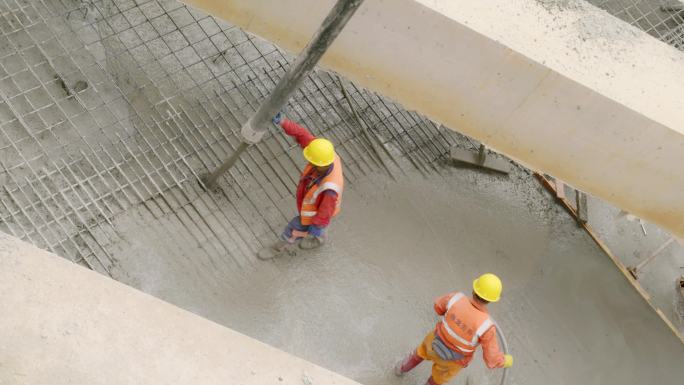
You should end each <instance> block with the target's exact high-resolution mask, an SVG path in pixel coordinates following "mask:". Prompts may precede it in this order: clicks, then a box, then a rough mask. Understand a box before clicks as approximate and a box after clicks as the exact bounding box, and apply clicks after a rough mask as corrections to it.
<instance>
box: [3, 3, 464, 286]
mask: <svg viewBox="0 0 684 385" xmlns="http://www.w3.org/2000/svg"><path fill="white" fill-rule="evenodd" d="M0 15H1V16H2V17H0V30H1V31H2V34H1V35H0V96H1V97H2V101H1V102H0V124H1V125H0V167H1V169H0V182H2V191H0V231H5V232H7V233H9V234H13V235H15V236H17V237H19V238H22V239H24V240H28V241H29V242H31V243H33V244H36V245H37V246H39V247H42V248H46V249H48V250H50V251H52V252H54V253H56V254H59V255H62V256H64V257H67V258H69V259H72V260H73V261H75V262H78V263H81V264H84V265H86V266H88V267H90V268H92V269H94V270H97V271H100V272H102V273H106V274H111V270H112V268H113V267H115V265H116V261H115V260H114V258H113V257H112V253H111V250H110V249H111V248H112V247H118V246H117V245H118V244H119V242H118V238H119V234H118V232H117V229H116V226H115V225H114V224H113V219H114V218H115V217H116V216H117V215H119V214H121V213H123V212H125V211H126V210H129V209H131V208H133V207H135V208H138V207H140V206H142V207H143V208H144V210H146V211H147V212H148V213H149V214H150V215H151V217H152V218H155V223H151V224H150V226H160V227H162V229H160V230H159V231H161V232H162V233H164V232H166V233H167V234H168V237H169V238H173V237H176V236H179V237H181V238H182V239H183V240H184V241H186V242H194V243H196V244H197V245H199V246H200V247H201V249H202V250H204V251H205V252H206V253H207V255H209V256H210V257H211V258H213V259H218V258H220V259H221V260H222V261H225V262H226V263H228V264H230V267H231V268H232V267H238V268H239V267H243V266H246V265H249V264H250V263H252V260H253V254H254V252H255V251H256V250H257V249H258V248H260V247H262V243H261V242H262V241H264V240H268V238H271V236H272V235H273V234H275V233H277V232H279V231H280V227H281V226H282V224H284V223H285V221H286V220H287V219H289V217H290V216H291V215H292V208H291V207H290V206H292V204H293V203H292V194H293V190H294V187H295V186H296V183H297V173H298V169H299V168H300V166H301V163H300V162H301V161H300V160H299V154H298V150H297V149H296V148H295V146H294V145H293V144H292V142H291V141H289V140H287V138H286V137H285V136H284V135H283V134H282V133H280V132H279V131H278V130H275V129H274V130H272V133H271V134H269V135H267V136H266V137H265V139H264V141H263V142H262V143H260V144H259V145H257V146H252V147H251V148H250V149H249V150H248V151H247V153H246V154H245V155H244V156H243V158H242V159H241V161H240V162H239V164H237V165H236V167H234V168H233V169H232V170H230V173H229V175H227V176H226V177H224V178H223V179H222V181H221V183H220V186H219V188H217V189H216V190H215V191H212V192H208V193H207V192H204V191H203V189H202V188H201V186H200V185H199V180H200V174H203V173H205V172H207V171H209V170H212V169H214V168H215V167H216V166H217V165H218V164H220V162H221V160H222V159H224V158H225V157H226V156H227V155H229V154H230V153H231V152H232V151H233V150H234V148H235V147H236V146H237V144H238V143H239V137H238V135H237V134H236V133H237V132H239V128H240V126H241V124H242V123H243V122H244V121H246V120H247V118H248V117H249V116H251V114H252V113H253V112H254V111H255V109H256V107H257V106H258V103H259V102H260V100H262V99H263V98H265V96H266V95H267V94H268V92H269V91H270V90H271V89H272V88H273V86H274V84H275V82H277V80H278V79H279V78H280V76H281V75H282V73H283V72H284V70H285V68H287V66H288V65H289V58H288V57H286V56H285V55H283V53H282V52H280V51H279V50H278V49H277V48H275V47H274V46H273V45H271V44H269V43H267V42H265V41H263V40H260V39H258V38H255V37H252V36H249V35H248V34H245V33H244V32H243V31H241V30H240V29H239V28H236V27H234V26H231V25H229V24H227V23H225V22H222V21H220V20H216V19H214V18H213V17H210V16H207V15H206V14H204V13H202V12H198V11H196V10H193V9H190V8H188V7H186V6H184V5H182V4H181V3H179V2H177V1H176V0H135V1H134V0H81V1H79V0H0ZM342 81H343V82H344V83H345V84H347V86H346V87H347V89H348V90H349V91H350V92H349V94H350V97H351V104H352V105H354V107H355V108H357V109H358V112H359V116H360V117H361V119H362V120H363V122H364V124H365V125H366V126H367V127H369V128H370V129H371V130H372V132H373V133H374V134H375V135H377V137H378V138H380V141H381V142H382V145H383V146H384V148H385V149H386V152H385V155H388V158H390V160H391V162H392V163H393V165H394V167H393V170H394V171H393V172H398V173H400V172H403V171H402V170H403V169H405V168H415V169H417V170H419V171H420V172H422V173H424V174H425V173H431V172H434V171H435V170H436V169H437V167H436V166H435V163H436V161H438V160H440V159H442V158H443V157H444V155H445V154H446V153H447V151H448V148H449V147H450V146H451V145H453V144H455V143H456V141H457V139H459V138H458V137H457V136H456V135H454V134H453V133H452V132H446V129H444V128H443V127H439V126H437V125H435V124H434V123H432V122H430V121H428V120H427V119H425V118H423V117H421V116H420V115H418V114H416V113H413V112H408V111H406V110H404V109H402V108H401V107H400V106H398V105H396V104H394V103H392V102H390V101H388V100H386V99H384V98H382V97H380V96H378V95H377V94H374V93H372V92H368V91H367V90H363V89H360V88H358V87H356V86H355V85H353V84H350V83H348V82H347V81H345V80H342ZM347 107H348V104H347V101H346V100H345V99H344V95H343V93H342V92H341V89H340V79H338V78H337V76H336V75H334V74H330V73H327V72H324V71H316V72H315V73H312V74H311V75H310V76H308V78H307V79H306V81H305V83H304V84H303V85H302V87H300V89H299V90H298V91H297V92H296V94H295V95H294V96H293V97H292V98H291V99H290V102H289V104H288V106H287V107H286V108H285V111H286V115H287V116H288V117H290V118H292V119H293V120H296V121H298V122H301V123H303V124H304V125H306V126H308V127H310V128H311V129H312V131H314V133H315V134H317V135H321V136H326V137H329V138H331V139H332V140H333V141H334V142H335V143H336V144H337V149H338V153H339V154H340V156H341V157H342V158H343V159H344V161H345V172H346V174H345V176H346V178H347V181H348V182H349V183H352V184H353V183H354V182H355V181H356V180H358V179H359V178H362V177H364V176H366V175H368V174H370V173H372V172H375V171H376V170H377V169H379V168H380V166H379V165H380V162H379V161H378V159H376V158H375V157H373V156H372V155H371V154H372V151H370V148H371V147H370V143H368V142H367V140H365V139H364V137H363V136H362V135H360V127H358V125H357V124H355V122H354V117H353V115H352V113H351V111H349V110H348V108H347ZM169 221H173V222H175V223H177V224H179V225H181V226H182V227H183V228H184V229H185V230H184V233H183V234H182V235H175V234H173V231H174V230H173V229H171V228H169V229H163V227H164V226H165V225H164V224H165V223H166V224H168V223H169ZM167 230H168V232H167ZM176 231H177V230H176Z"/></svg>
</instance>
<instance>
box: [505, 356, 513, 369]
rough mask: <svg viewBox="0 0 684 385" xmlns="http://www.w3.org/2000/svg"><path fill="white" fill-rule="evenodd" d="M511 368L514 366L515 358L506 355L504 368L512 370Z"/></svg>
mask: <svg viewBox="0 0 684 385" xmlns="http://www.w3.org/2000/svg"><path fill="white" fill-rule="evenodd" d="M511 366H513V356H512V355H510V354H506V355H505V356H504V368H510V367H511Z"/></svg>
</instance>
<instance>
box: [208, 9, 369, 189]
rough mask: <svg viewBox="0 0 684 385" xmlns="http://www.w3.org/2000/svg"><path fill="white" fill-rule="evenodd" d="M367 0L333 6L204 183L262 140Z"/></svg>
mask: <svg viewBox="0 0 684 385" xmlns="http://www.w3.org/2000/svg"><path fill="white" fill-rule="evenodd" d="M362 3H363V0H338V1H337V3H335V6H334V7H333V8H332V9H331V10H330V13H328V16H326V18H325V20H323V24H321V26H320V27H319V28H318V31H316V34H315V35H314V36H313V38H312V39H311V41H310V42H309V44H308V45H307V46H306V48H304V51H302V53H300V54H299V56H298V57H297V60H296V61H295V62H294V64H293V65H292V66H291V67H290V69H289V70H288V71H287V72H286V73H285V75H283V78H282V79H280V81H279V82H278V84H277V85H276V86H275V88H274V89H273V91H272V92H271V94H270V95H269V96H268V97H267V98H266V100H264V101H263V102H262V103H261V105H260V106H259V109H257V111H256V113H255V114H254V115H253V116H252V117H251V118H250V119H249V120H247V122H245V124H244V125H243V126H242V129H241V134H242V143H241V144H240V146H239V147H238V148H237V150H236V151H235V153H234V154H233V155H231V157H230V158H228V159H227V160H226V161H225V162H224V163H223V164H222V165H221V166H219V168H217V169H216V170H214V171H213V172H212V173H211V174H209V175H207V176H206V177H205V178H204V181H203V182H204V185H205V186H206V187H207V188H211V187H213V186H214V184H215V183H216V180H217V179H218V178H219V177H220V176H221V174H223V173H224V172H226V171H227V170H228V169H230V168H231V167H232V166H233V164H235V162H236V161H237V160H238V158H239V157H240V154H241V153H242V152H244V151H245V150H246V149H247V147H248V146H249V145H252V144H256V143H258V142H259V141H260V140H261V138H262V137H263V136H264V134H265V133H266V128H267V127H268V123H269V122H270V121H271V118H273V116H275V115H276V114H277V113H278V111H280V109H281V108H282V106H283V105H284V104H285V103H286V102H287V99H288V98H289V97H290V94H291V93H292V92H293V91H295V90H296V89H297V88H298V87H299V85H300V84H301V82H302V80H303V79H304V76H306V74H307V72H309V70H311V69H312V68H313V67H314V66H315V65H316V63H318V61H319V60H320V58H321V56H323V54H324V53H325V51H326V50H327V49H328V47H330V44H332V42H333V41H334V40H335V38H336V37H337V35H339V33H340V32H341V31H342V29H343V28H344V26H345V25H346V24H347V22H348V21H349V19H350V18H351V17H352V16H353V15H354V12H356V10H357V9H358V8H359V7H360V6H361V4H362Z"/></svg>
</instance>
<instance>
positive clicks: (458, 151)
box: [449, 146, 511, 174]
mask: <svg viewBox="0 0 684 385" xmlns="http://www.w3.org/2000/svg"><path fill="white" fill-rule="evenodd" d="M449 157H450V159H451V160H452V161H453V162H461V163H465V164H468V165H471V166H475V167H483V168H486V169H489V170H492V171H496V172H500V173H503V174H508V173H509V172H510V170H511V164H510V162H509V161H508V160H507V159H498V158H495V157H493V156H485V157H484V161H482V159H481V158H480V154H479V153H474V152H471V151H468V150H464V149H462V148H459V147H456V146H453V147H451V149H450V151H449Z"/></svg>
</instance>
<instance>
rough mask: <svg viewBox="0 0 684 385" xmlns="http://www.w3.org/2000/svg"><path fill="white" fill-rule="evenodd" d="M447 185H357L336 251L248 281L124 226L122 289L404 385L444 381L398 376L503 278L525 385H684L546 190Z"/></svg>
mask: <svg viewBox="0 0 684 385" xmlns="http://www.w3.org/2000/svg"><path fill="white" fill-rule="evenodd" d="M445 173H446V175H445V176H444V177H439V176H431V177H429V178H428V179H427V180H426V179H423V177H421V176H418V175H408V176H407V177H404V178H402V181H401V183H394V182H388V178H387V177H384V176H374V177H371V178H369V179H364V180H360V181H357V182H356V183H354V184H353V185H351V186H350V187H349V188H348V190H347V192H346V195H345V206H344V211H343V213H342V215H341V217H339V218H338V220H337V221H336V222H335V223H334V226H333V229H332V233H331V243H330V244H329V245H328V246H326V247H325V248H324V249H322V250H320V251H319V252H315V253H308V254H307V253H304V254H302V253H300V254H299V255H297V256H295V257H286V258H283V259H279V260H275V261H272V262H261V261H256V262H255V263H254V264H253V265H252V266H250V267H248V268H245V269H241V270H234V269H231V268H230V264H229V261H222V260H220V259H219V260H212V259H209V258H207V257H205V253H203V252H202V250H201V249H200V248H198V247H196V246H193V245H192V243H191V242H187V241H184V239H183V238H184V237H185V235H184V234H182V233H179V234H177V235H173V236H169V235H168V234H167V233H165V232H164V231H159V229H155V228H152V227H150V226H148V225H147V223H149V222H148V220H147V219H146V218H145V216H146V213H145V211H144V210H140V211H138V212H129V213H128V214H127V215H125V216H121V217H119V218H117V219H116V222H115V225H116V227H117V228H118V229H120V231H122V233H121V237H122V238H123V239H124V241H123V242H122V244H121V245H120V247H113V249H114V250H116V249H119V251H118V252H116V254H115V255H114V257H115V258H116V259H118V261H119V266H120V269H121V271H123V272H125V274H122V275H121V276H119V277H117V278H118V279H120V280H122V281H124V282H128V283H130V284H131V285H133V286H136V287H139V288H141V289H142V290H144V291H146V292H148V293H151V294H153V295H155V296H158V297H160V298H162V299H165V300H167V301H169V302H171V303H174V304H176V305H178V306H180V307H183V308H186V309H188V310H191V311H192V312H195V313H197V314H199V315H202V316H204V317H207V318H209V319H211V320H213V321H215V322H218V323H220V324H223V325H227V326H229V327H231V328H234V329H236V330H237V331H239V332H242V333H245V334H247V335H249V336H251V337H254V338H257V339H259V340H261V341H264V342H266V343H269V344H271V345H273V346H275V347H277V348H280V349H283V350H285V351H287V352H290V353H292V354H294V355H297V356H300V357H302V358H305V359H307V360H310V361H312V362H314V363H316V364H319V365H321V366H323V367H326V368H329V369H332V370H334V371H336V372H338V373H341V374H343V375H345V376H348V377H350V378H352V379H354V380H357V381H359V382H362V383H365V384H379V385H390V384H410V383H417V381H419V380H421V379H423V378H424V376H426V375H427V373H428V372H427V370H428V367H427V366H424V367H421V368H420V369H419V370H418V371H417V373H415V374H412V375H411V376H409V378H407V379H401V380H399V379H396V378H394V377H393V375H392V374H391V373H390V368H391V366H392V364H393V363H394V361H395V360H397V359H398V358H400V356H401V355H402V354H403V353H405V352H406V351H408V350H409V349H411V348H413V347H414V346H415V344H417V343H418V342H419V341H420V340H421V338H422V336H423V335H424V333H426V332H427V331H428V330H430V328H432V327H433V326H434V322H435V320H436V317H435V315H434V313H433V311H432V300H433V299H434V298H435V297H436V296H438V295H440V294H443V293H444V292H447V291H450V290H468V287H469V284H470V282H471V281H472V279H473V277H474V276H476V275H477V274H480V273H483V272H487V271H493V272H496V273H498V274H500V275H501V277H502V279H503V281H504V285H505V290H506V291H505V296H504V299H503V300H502V302H501V303H500V304H497V305H495V306H492V312H493V315H494V317H495V318H496V319H497V320H498V322H499V323H500V325H501V326H502V328H503V329H504V331H505V332H506V334H507V337H508V340H509V344H510V345H511V349H512V354H513V355H514V356H515V357H516V366H515V367H514V368H513V369H512V370H511V384H523V383H524V384H548V383H549V381H551V382H553V383H557V384H585V385H586V384H620V385H626V384H627V385H629V384H635V385H636V384H643V383H646V382H648V381H654V380H655V382H658V383H668V384H669V383H672V384H674V383H678V382H679V381H680V380H681V378H683V376H684V367H682V365H681V362H682V360H684V345H682V343H681V342H680V341H679V340H678V339H677V337H676V336H675V335H674V334H673V333H672V332H671V330H669V329H668V328H667V326H666V325H665V324H664V323H663V322H662V321H661V320H660V319H659V317H658V316H657V315H656V314H655V313H654V312H653V310H652V309H651V308H650V307H649V305H648V304H647V303H646V302H645V301H644V299H643V298H642V297H641V296H640V295H639V294H638V293H637V292H636V291H635V289H634V288H633V287H632V286H631V285H630V284H629V283H628V282H627V280H626V279H625V277H624V276H623V275H622V274H621V273H620V271H619V270H618V269H616V267H615V266H614V264H613V262H612V261H611V260H610V259H609V258H608V257H606V256H605V255H604V254H603V253H602V252H601V251H600V250H599V248H598V247H597V246H596V245H595V244H594V242H593V241H592V240H591V239H590V238H589V237H588V236H587V235H586V233H585V232H584V231H583V230H581V229H579V228H578V227H577V226H576V224H575V223H574V221H573V220H572V219H571V218H570V217H569V216H568V215H567V214H566V213H565V211H563V210H562V209H560V208H559V207H558V206H556V204H555V203H554V201H553V200H552V198H550V197H549V196H548V194H547V193H546V191H543V190H541V188H540V187H539V185H538V184H537V182H536V181H535V180H534V179H533V178H532V177H530V176H529V175H528V174H527V173H526V172H524V171H523V170H521V169H520V168H515V170H514V171H513V173H512V174H511V176H510V177H509V178H504V177H500V176H497V175H488V174H483V173H481V172H478V171H473V170H462V169H454V170H446V171H445ZM291 204H294V203H293V202H291ZM291 212H292V213H294V212H293V210H292V211H291ZM281 225H282V224H281ZM170 228H172V227H171V226H170V225H168V226H166V229H170ZM265 241H268V240H265ZM637 367H638V368H639V370H632V368H637ZM500 374H501V373H500V372H496V371H494V372H487V371H485V370H484V368H483V367H482V364H481V362H480V359H479V358H478V360H477V362H476V363H475V364H474V365H473V366H472V367H471V368H468V370H466V371H464V372H463V376H462V378H461V379H460V382H457V383H460V384H463V383H465V379H466V377H471V382H470V383H471V384H478V385H481V384H496V383H498V381H499V376H500Z"/></svg>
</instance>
